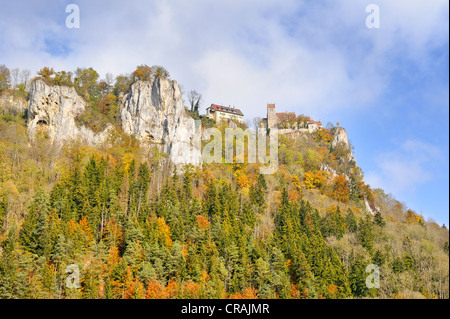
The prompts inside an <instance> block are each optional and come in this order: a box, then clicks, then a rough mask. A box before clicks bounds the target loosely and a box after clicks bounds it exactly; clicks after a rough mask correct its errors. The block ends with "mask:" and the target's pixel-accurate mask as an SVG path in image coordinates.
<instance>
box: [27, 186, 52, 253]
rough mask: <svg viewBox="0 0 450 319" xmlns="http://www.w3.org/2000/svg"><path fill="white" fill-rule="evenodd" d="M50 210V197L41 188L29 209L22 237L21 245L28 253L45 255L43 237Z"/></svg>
mask: <svg viewBox="0 0 450 319" xmlns="http://www.w3.org/2000/svg"><path fill="white" fill-rule="evenodd" d="M49 210H50V203H49V198H48V195H47V194H46V193H45V191H44V189H43V188H39V189H38V190H37V191H36V193H35V195H34V199H33V201H32V202H31V204H30V206H29V208H28V214H27V216H26V217H25V221H24V224H23V226H22V232H21V236H20V243H21V245H22V246H23V247H24V248H25V249H26V250H28V251H30V252H32V253H35V254H38V255H41V254H42V253H43V249H44V247H43V242H42V239H43V236H44V233H45V230H46V226H47V225H46V222H47V216H48V213H49Z"/></svg>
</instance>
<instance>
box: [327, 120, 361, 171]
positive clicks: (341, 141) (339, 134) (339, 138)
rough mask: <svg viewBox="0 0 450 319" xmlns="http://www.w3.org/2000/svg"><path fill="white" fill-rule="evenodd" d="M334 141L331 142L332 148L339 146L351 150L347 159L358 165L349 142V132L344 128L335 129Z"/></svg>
mask: <svg viewBox="0 0 450 319" xmlns="http://www.w3.org/2000/svg"><path fill="white" fill-rule="evenodd" d="M333 135H334V137H333V140H332V141H331V147H332V148H335V147H337V146H343V147H345V148H346V149H348V150H349V153H348V155H347V159H348V161H349V162H354V163H355V165H356V160H355V157H354V156H353V152H352V148H351V146H350V142H349V141H348V136H347V132H346V131H345V129H344V128H343V127H335V128H334V129H333Z"/></svg>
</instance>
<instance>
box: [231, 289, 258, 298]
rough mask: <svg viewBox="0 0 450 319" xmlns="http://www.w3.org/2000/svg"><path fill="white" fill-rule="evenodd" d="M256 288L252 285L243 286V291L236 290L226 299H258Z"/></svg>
mask: <svg viewBox="0 0 450 319" xmlns="http://www.w3.org/2000/svg"><path fill="white" fill-rule="evenodd" d="M257 293H258V290H256V289H255V288H253V287H249V288H245V290H244V292H236V293H234V294H231V295H229V296H228V299H258V296H257Z"/></svg>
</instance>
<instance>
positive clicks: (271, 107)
mask: <svg viewBox="0 0 450 319" xmlns="http://www.w3.org/2000/svg"><path fill="white" fill-rule="evenodd" d="M267 107H268V108H269V109H274V108H275V104H267Z"/></svg>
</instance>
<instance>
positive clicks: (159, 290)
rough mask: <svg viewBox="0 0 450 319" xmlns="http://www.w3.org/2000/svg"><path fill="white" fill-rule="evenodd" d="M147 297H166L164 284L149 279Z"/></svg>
mask: <svg viewBox="0 0 450 319" xmlns="http://www.w3.org/2000/svg"><path fill="white" fill-rule="evenodd" d="M146 298H147V299H167V297H166V293H165V289H164V286H163V285H161V284H160V283H159V282H157V281H154V280H150V281H149V282H148V287H147V291H146Z"/></svg>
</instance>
